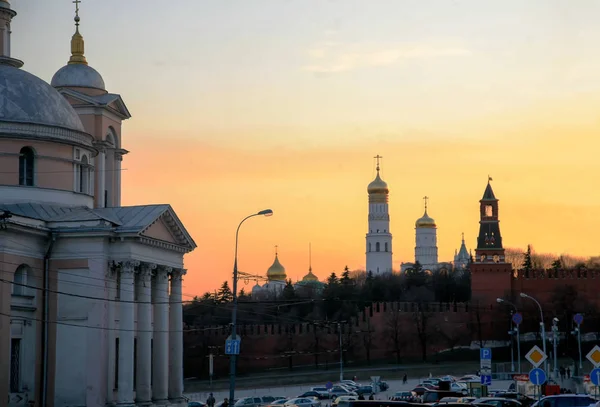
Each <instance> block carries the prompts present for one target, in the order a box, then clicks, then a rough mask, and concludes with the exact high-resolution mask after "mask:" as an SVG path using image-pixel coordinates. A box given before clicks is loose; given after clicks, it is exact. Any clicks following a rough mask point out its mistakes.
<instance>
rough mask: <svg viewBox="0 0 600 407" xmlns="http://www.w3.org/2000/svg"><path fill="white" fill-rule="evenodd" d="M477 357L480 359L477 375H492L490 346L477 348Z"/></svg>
mask: <svg viewBox="0 0 600 407" xmlns="http://www.w3.org/2000/svg"><path fill="white" fill-rule="evenodd" d="M479 359H480V362H479V370H480V372H479V375H480V376H482V377H483V376H491V375H492V350H491V349H490V348H481V349H479ZM482 380H483V379H482ZM481 383H483V381H482V382H481Z"/></svg>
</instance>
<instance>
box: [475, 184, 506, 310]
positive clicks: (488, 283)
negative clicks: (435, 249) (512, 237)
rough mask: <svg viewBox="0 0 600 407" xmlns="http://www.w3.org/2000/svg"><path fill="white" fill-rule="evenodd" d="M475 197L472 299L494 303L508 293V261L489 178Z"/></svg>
mask: <svg viewBox="0 0 600 407" xmlns="http://www.w3.org/2000/svg"><path fill="white" fill-rule="evenodd" d="M491 181H492V178H491V177H488V183H487V186H486V188H485V191H484V192H483V197H482V198H481V200H480V201H479V235H478V237H477V246H476V247H477V248H476V249H475V258H474V259H473V263H472V264H471V265H470V269H471V292H472V300H474V301H478V302H484V303H486V304H488V303H489V304H495V303H496V299H497V298H503V297H505V296H507V295H510V293H511V278H512V264H511V263H507V262H506V259H505V257H504V247H503V246H502V235H501V234H500V219H499V216H498V199H497V198H496V196H495V195H494V190H493V189H492V185H491V183H490V182H491Z"/></svg>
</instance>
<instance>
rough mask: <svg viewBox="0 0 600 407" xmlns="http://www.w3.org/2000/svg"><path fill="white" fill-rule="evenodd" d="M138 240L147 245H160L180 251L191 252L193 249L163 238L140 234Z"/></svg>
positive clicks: (160, 246)
mask: <svg viewBox="0 0 600 407" xmlns="http://www.w3.org/2000/svg"><path fill="white" fill-rule="evenodd" d="M137 240H138V242H140V243H142V244H145V245H147V246H153V247H158V248H161V249H166V250H171V251H174V252H179V253H189V252H191V251H192V249H191V248H188V247H183V246H180V245H177V244H174V243H169V242H165V241H163V240H158V239H152V238H150V237H146V236H139V237H138V238H137Z"/></svg>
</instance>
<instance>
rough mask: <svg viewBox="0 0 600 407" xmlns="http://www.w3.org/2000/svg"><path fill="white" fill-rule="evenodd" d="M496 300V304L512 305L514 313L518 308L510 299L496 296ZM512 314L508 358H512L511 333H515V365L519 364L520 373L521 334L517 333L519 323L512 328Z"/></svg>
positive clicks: (513, 368)
mask: <svg viewBox="0 0 600 407" xmlns="http://www.w3.org/2000/svg"><path fill="white" fill-rule="evenodd" d="M496 301H497V302H498V304H507V305H510V306H511V307H513V309H514V312H515V314H516V313H518V312H519V310H518V309H517V306H516V305H515V304H513V303H512V302H510V301H507V300H505V299H503V298H496ZM512 315H514V314H512V313H511V319H510V321H511V322H510V324H511V329H510V360H511V361H512V360H513V335H514V334H515V332H516V334H517V365H518V366H519V369H518V370H519V373H521V336H520V333H519V324H515V326H516V327H515V329H513V323H514V321H513V319H512ZM512 371H513V372H514V371H515V364H514V362H513V363H512Z"/></svg>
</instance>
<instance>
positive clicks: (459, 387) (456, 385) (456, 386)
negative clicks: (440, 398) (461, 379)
mask: <svg viewBox="0 0 600 407" xmlns="http://www.w3.org/2000/svg"><path fill="white" fill-rule="evenodd" d="M450 391H455V392H457V393H461V394H462V395H463V396H466V395H467V394H469V390H467V386H464V385H461V384H460V383H451V384H450Z"/></svg>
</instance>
